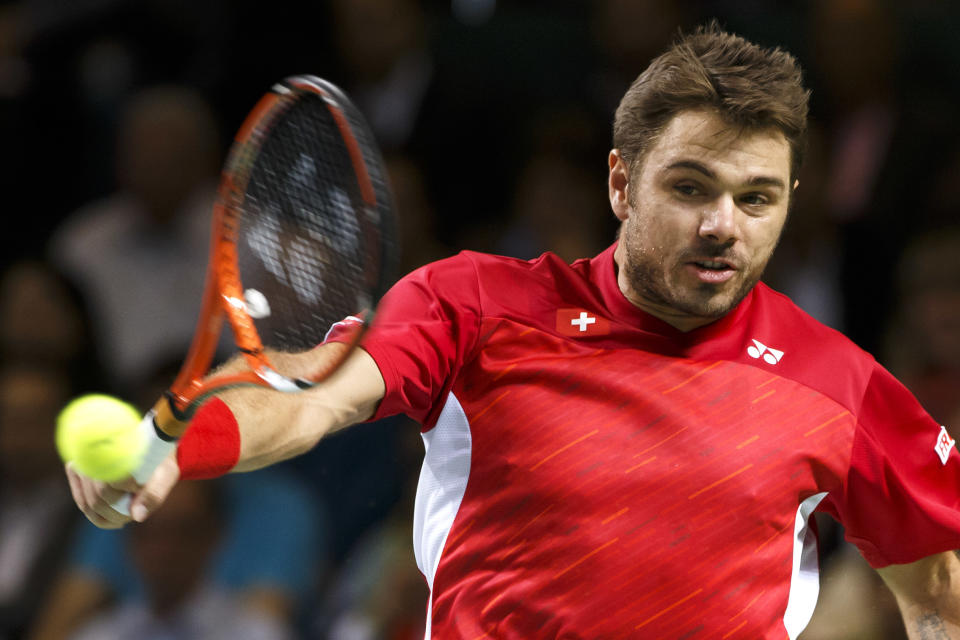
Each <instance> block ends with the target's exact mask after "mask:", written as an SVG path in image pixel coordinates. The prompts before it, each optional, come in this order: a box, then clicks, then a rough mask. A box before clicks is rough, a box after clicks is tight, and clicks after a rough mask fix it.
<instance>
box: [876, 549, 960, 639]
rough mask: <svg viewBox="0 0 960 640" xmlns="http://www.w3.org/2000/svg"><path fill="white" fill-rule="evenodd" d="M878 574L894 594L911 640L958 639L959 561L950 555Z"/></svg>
mask: <svg viewBox="0 0 960 640" xmlns="http://www.w3.org/2000/svg"><path fill="white" fill-rule="evenodd" d="M880 575H881V576H882V577H883V579H884V581H885V582H886V583H887V585H888V586H889V587H890V589H891V590H892V591H893V594H894V596H895V597H896V599H897V604H898V605H899V607H900V612H901V613H902V614H903V622H904V626H905V627H906V630H907V637H908V638H910V640H960V559H958V558H957V555H956V554H954V553H952V552H947V553H942V554H936V555H933V556H930V557H928V558H924V559H923V560H920V561H918V562H915V563H912V564H907V565H892V566H890V567H885V568H884V569H881V570H880Z"/></svg>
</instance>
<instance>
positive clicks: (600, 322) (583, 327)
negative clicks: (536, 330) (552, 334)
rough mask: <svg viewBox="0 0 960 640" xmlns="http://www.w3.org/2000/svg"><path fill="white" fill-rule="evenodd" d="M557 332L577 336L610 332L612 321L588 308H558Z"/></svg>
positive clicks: (590, 335) (591, 335)
mask: <svg viewBox="0 0 960 640" xmlns="http://www.w3.org/2000/svg"><path fill="white" fill-rule="evenodd" d="M557 332H558V333H559V334H560V335H562V336H574V337H577V338H583V337H593V336H602V335H606V334H608V333H610V321H609V320H607V319H606V318H603V317H601V316H599V315H597V314H596V313H592V312H590V311H587V310H586V309H580V308H576V307H575V308H572V309H557Z"/></svg>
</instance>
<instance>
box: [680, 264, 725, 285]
mask: <svg viewBox="0 0 960 640" xmlns="http://www.w3.org/2000/svg"><path fill="white" fill-rule="evenodd" d="M687 265H688V268H689V269H690V271H691V272H692V274H693V276H694V277H695V278H696V279H697V280H699V281H700V282H703V283H706V284H723V283H724V282H727V281H728V280H730V279H731V278H733V276H734V275H735V274H736V273H737V267H735V266H734V265H733V264H732V263H730V262H728V261H726V260H717V259H712V260H707V259H704V260H692V261H690V262H688V263H687Z"/></svg>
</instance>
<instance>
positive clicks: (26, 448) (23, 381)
mask: <svg viewBox="0 0 960 640" xmlns="http://www.w3.org/2000/svg"><path fill="white" fill-rule="evenodd" d="M0 275H2V277H0V638H2V639H3V640H18V639H20V638H23V637H24V634H25V631H26V629H28V628H29V626H30V625H31V624H32V623H33V621H34V620H35V618H36V615H37V611H38V609H39V606H40V604H41V602H42V600H43V599H44V598H45V597H46V595H47V592H48V590H49V588H50V585H51V584H52V582H53V580H54V578H55V576H56V575H57V572H58V571H59V569H60V563H61V562H62V561H63V555H64V553H63V552H64V549H65V548H66V547H67V546H68V543H69V541H70V539H71V534H72V533H73V530H74V527H73V526H72V525H74V524H76V523H77V522H78V521H79V519H78V518H77V517H76V514H75V513H72V509H71V508H70V502H71V500H70V496H69V494H68V493H65V492H64V491H63V490H62V487H61V486H60V485H62V484H63V466H62V464H61V462H60V459H59V458H58V457H57V454H56V451H55V449H54V447H53V434H54V422H55V417H56V415H57V412H58V411H59V409H60V407H62V406H63V405H64V404H65V403H66V401H67V400H68V399H69V398H70V397H71V396H72V395H74V394H75V393H77V392H79V391H82V390H86V389H89V388H91V386H90V385H95V379H96V367H95V366H94V365H93V363H92V360H91V359H90V357H89V356H90V350H89V334H88V329H87V325H86V322H85V319H84V315H83V312H82V307H81V306H80V304H79V301H78V299H77V298H76V296H75V295H74V292H72V291H71V290H70V289H69V287H67V285H66V283H64V282H63V281H62V280H61V279H59V278H58V277H57V275H56V274H55V273H54V272H53V271H52V270H51V269H50V268H49V267H48V266H46V265H43V264H42V263H39V262H30V261H27V262H18V263H15V264H13V265H12V266H10V267H9V268H8V269H7V270H5V271H4V272H2V274H0Z"/></svg>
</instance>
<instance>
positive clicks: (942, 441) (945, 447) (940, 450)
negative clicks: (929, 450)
mask: <svg viewBox="0 0 960 640" xmlns="http://www.w3.org/2000/svg"><path fill="white" fill-rule="evenodd" d="M956 442H957V441H956V440H954V439H953V438H951V437H950V434H949V433H948V432H947V428H946V427H944V426H942V425H941V426H940V435H938V436H937V446H935V447H934V448H933V450H934V451H936V452H937V455H938V456H940V462H942V463H943V464H947V460H948V459H949V458H950V449H953V445H955V444H956Z"/></svg>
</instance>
